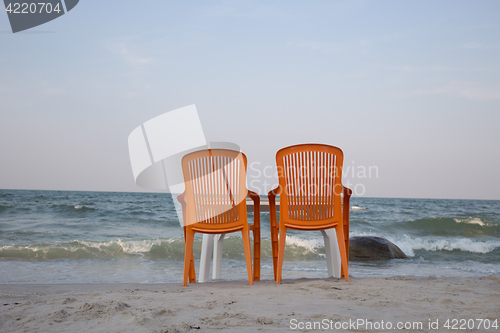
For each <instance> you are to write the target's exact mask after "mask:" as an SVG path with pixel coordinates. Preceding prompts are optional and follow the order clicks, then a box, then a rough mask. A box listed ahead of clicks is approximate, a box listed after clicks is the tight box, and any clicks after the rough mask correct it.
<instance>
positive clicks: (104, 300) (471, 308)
mask: <svg viewBox="0 0 500 333" xmlns="http://www.w3.org/2000/svg"><path fill="white" fill-rule="evenodd" d="M0 299H1V304H0V310H1V311H0V332H213V331H216V330H219V329H225V330H227V331H231V332H233V331H234V332H255V331H292V329H291V325H292V328H294V327H297V329H296V330H295V331H308V330H307V329H303V330H301V329H298V325H299V322H301V323H302V325H313V323H314V322H320V323H322V324H324V323H325V322H328V323H329V324H328V325H333V330H332V331H337V332H344V331H354V332H375V331H378V332H395V331H397V329H396V328H394V327H393V328H392V329H387V328H386V329H379V330H375V329H367V328H366V326H359V327H357V328H358V329H352V328H353V327H352V326H351V328H350V329H349V328H348V329H335V326H334V325H335V323H338V324H337V325H339V324H342V323H344V322H347V323H348V322H349V320H351V321H356V320H358V319H364V320H368V321H371V323H372V324H375V323H377V322H378V323H379V325H380V324H381V321H382V320H383V321H384V324H385V325H387V322H391V324H393V325H396V324H397V323H398V322H403V323H404V322H411V323H413V322H422V325H423V326H422V329H411V330H406V332H428V331H431V330H429V328H428V323H429V319H430V320H431V321H432V322H435V321H436V320H439V325H440V328H439V330H432V331H434V332H438V331H448V332H449V330H446V329H444V328H443V325H444V323H445V321H446V319H453V318H455V319H486V318H487V319H490V320H495V319H500V278H499V277H493V276H488V277H483V278H478V279H469V278H467V279H465V278H435V277H427V278H420V277H419V278H415V277H394V278H385V279H384V278H363V279H356V278H351V282H350V283H346V282H345V281H344V280H336V279H323V280H320V279H318V280H311V279H300V280H284V281H283V283H282V284H281V285H275V284H274V282H273V281H261V282H259V281H256V282H255V285H254V286H249V285H248V284H247V283H246V282H244V281H236V282H234V281H233V282H232V281H229V282H227V281H221V282H210V283H205V284H191V285H189V286H188V287H186V288H183V287H182V286H181V285H180V284H75V285H67V284H66V285H65V284H58V285H14V284H11V285H0ZM294 320H296V321H294ZM330 320H331V322H330ZM294 323H295V324H297V326H294ZM308 323H309V324H308ZM316 325H318V324H316ZM344 325H346V324H344ZM304 327H305V328H307V326H304ZM329 327H332V326H329ZM344 327H345V326H344ZM323 328H325V327H323ZM476 328H477V323H476ZM309 331H312V330H309ZM450 331H451V330H450ZM472 331H474V332H482V331H487V332H494V331H500V329H498V330H495V329H490V330H489V331H488V330H484V329H483V328H481V329H479V330H478V329H475V330H472Z"/></svg>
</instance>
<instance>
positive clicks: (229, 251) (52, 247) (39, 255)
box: [0, 236, 324, 261]
mask: <svg viewBox="0 0 500 333" xmlns="http://www.w3.org/2000/svg"><path fill="white" fill-rule="evenodd" d="M251 243H252V246H253V241H251ZM193 250H194V256H195V258H199V255H200V252H201V238H200V239H198V238H197V239H195V241H194V246H193ZM128 257H143V258H145V259H168V260H179V261H182V260H184V239H183V238H171V239H160V238H157V239H115V240H112V241H103V242H98V241H84V240H75V241H71V242H61V243H55V244H29V245H8V246H0V258H16V259H104V258H128ZM223 257H224V258H229V259H236V260H242V261H244V260H245V252H244V249H243V243H242V240H241V237H240V236H229V237H226V238H225V239H224V249H223ZM261 257H262V258H268V259H270V258H272V251H271V240H270V239H268V238H263V239H261ZM322 257H324V245H323V240H322V239H321V240H309V239H301V238H299V237H295V236H287V239H286V251H285V259H286V260H303V259H320V258H322Z"/></svg>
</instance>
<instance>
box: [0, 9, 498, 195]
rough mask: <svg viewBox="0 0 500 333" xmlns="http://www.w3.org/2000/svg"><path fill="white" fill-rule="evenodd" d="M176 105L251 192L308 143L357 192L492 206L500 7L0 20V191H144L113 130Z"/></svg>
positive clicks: (124, 132) (125, 13)
mask: <svg viewBox="0 0 500 333" xmlns="http://www.w3.org/2000/svg"><path fill="white" fill-rule="evenodd" d="M191 104H195V105H196V107H197V110H198V113H199V116H200V119H201V123H202V126H203V130H204V133H205V136H206V138H207V140H208V141H225V142H232V143H236V144H238V145H239V146H240V147H241V150H242V151H243V152H244V153H245V154H246V155H247V157H248V160H249V171H248V183H249V187H250V188H251V189H254V190H260V192H261V194H265V193H266V192H267V191H268V190H270V189H271V186H272V185H274V184H276V183H277V179H276V177H274V175H273V172H271V168H273V167H274V166H275V154H276V152H277V151H278V150H279V149H280V148H282V147H285V146H289V145H293V144H298V143H307V142H318V143H325V144H330V145H334V146H337V147H340V148H341V149H342V150H343V152H344V156H345V160H344V175H345V176H346V177H345V178H344V183H345V184H348V185H349V186H350V187H351V188H353V190H354V192H355V195H357V196H367V197H401V198H448V199H494V200H500V190H499V188H500V172H498V171H499V170H500V153H499V151H500V149H499V143H500V130H499V126H500V2H499V1H496V0H493V1H384V0H378V1H356V0H350V1H334V0H326V1H324V0H315V1H294V0H286V1H271V0H266V1H260V0H248V1H233V0H231V1H229V0H228V1H217V0H215V1H189V2H188V1H124V0H120V1H111V0H109V1H97V0H81V1H80V2H79V4H78V5H77V6H76V7H75V8H74V9H73V10H72V11H71V12H69V13H67V14H65V15H63V16H61V17H59V18H58V19H55V20H53V21H51V22H48V23H46V24H43V25H41V26H38V27H35V28H33V29H30V30H27V31H25V32H20V33H16V34H12V32H11V29H10V25H9V22H8V18H7V14H6V13H5V12H0V188H1V189H41V190H82V191H145V190H143V189H141V188H139V187H138V186H137V185H136V184H135V182H134V178H133V176H132V170H131V166H130V159H129V155H128V146H127V138H128V135H129V134H130V133H131V132H132V130H133V129H135V128H136V127H137V126H139V125H140V124H142V123H144V122H145V121H147V120H149V119H151V118H154V117H156V116H158V115H161V114H163V113H165V112H168V111H171V110H174V109H178V108H181V107H184V106H187V105H191ZM368 170H370V171H371V174H370V173H369V172H368ZM264 171H265V175H264ZM259 174H260V175H259Z"/></svg>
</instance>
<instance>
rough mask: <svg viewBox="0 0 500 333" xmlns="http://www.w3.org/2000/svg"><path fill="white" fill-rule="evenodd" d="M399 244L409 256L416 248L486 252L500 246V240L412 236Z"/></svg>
mask: <svg viewBox="0 0 500 333" xmlns="http://www.w3.org/2000/svg"><path fill="white" fill-rule="evenodd" d="M397 243H398V244H397V245H398V246H399V247H400V248H401V250H403V252H405V253H406V254H407V255H409V256H414V255H415V251H416V250H424V251H432V252H436V251H457V250H458V251H463V252H471V253H479V254H486V253H490V252H493V251H494V250H495V249H497V248H500V241H475V240H472V239H470V238H452V239H432V238H430V239H429V238H411V237H409V236H407V235H405V239H402V240H399V241H397Z"/></svg>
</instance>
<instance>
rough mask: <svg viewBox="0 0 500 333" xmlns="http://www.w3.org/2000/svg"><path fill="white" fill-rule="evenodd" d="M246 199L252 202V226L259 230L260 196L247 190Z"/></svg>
mask: <svg viewBox="0 0 500 333" xmlns="http://www.w3.org/2000/svg"><path fill="white" fill-rule="evenodd" d="M247 197H248V198H250V199H252V201H253V224H254V228H257V229H259V230H260V196H259V194H258V193H256V192H254V191H250V190H248V193H247Z"/></svg>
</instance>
